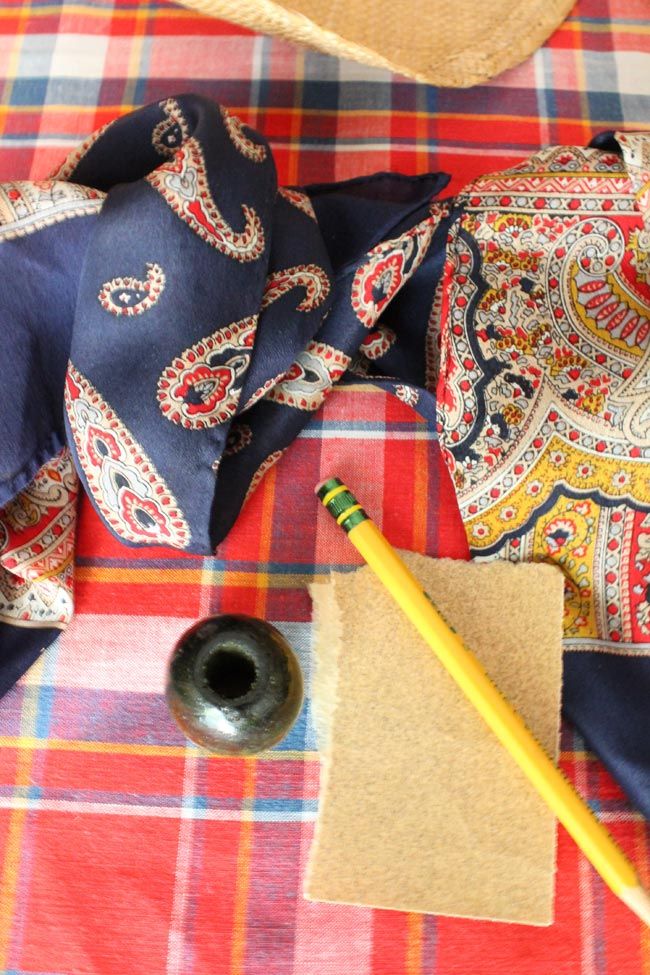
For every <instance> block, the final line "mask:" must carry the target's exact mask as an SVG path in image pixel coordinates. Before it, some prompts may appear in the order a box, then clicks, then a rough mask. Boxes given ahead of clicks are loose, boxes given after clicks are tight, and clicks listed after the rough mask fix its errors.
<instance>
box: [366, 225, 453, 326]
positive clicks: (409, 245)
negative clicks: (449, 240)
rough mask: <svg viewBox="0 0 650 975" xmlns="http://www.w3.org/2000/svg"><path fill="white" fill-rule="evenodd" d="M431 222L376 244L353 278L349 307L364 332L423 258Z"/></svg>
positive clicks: (429, 239)
mask: <svg viewBox="0 0 650 975" xmlns="http://www.w3.org/2000/svg"><path fill="white" fill-rule="evenodd" d="M434 225H435V222H434V219H433V218H432V217H430V218H428V219H427V220H424V221H423V222H422V223H421V224H418V226H417V227H414V228H413V229H412V230H409V231H407V232H406V233H405V234H402V236H401V237H397V238H395V239H394V240H387V241H384V242H382V243H381V244H378V245H377V247H375V248H373V250H371V251H370V253H369V255H368V260H367V261H366V263H365V264H363V265H362V266H361V267H360V268H359V269H358V270H357V272H356V274H355V275H354V280H353V282H352V294H351V300H352V307H353V309H354V312H355V314H356V316H357V318H358V319H359V321H360V322H362V323H363V324H364V325H365V326H366V328H372V327H373V326H374V324H375V322H376V321H377V319H378V318H379V316H380V315H381V313H382V311H383V310H384V309H385V308H386V307H387V305H388V304H389V303H390V302H391V301H392V300H393V298H394V297H395V295H396V294H397V292H398V291H399V290H400V288H401V287H402V286H403V285H404V284H405V283H406V281H408V279H409V278H410V277H411V275H412V274H413V272H414V271H416V270H417V268H418V267H419V266H420V264H421V262H422V259H423V258H424V256H425V254H426V252H427V250H428V248H429V244H430V243H431V237H432V236H433V231H434Z"/></svg>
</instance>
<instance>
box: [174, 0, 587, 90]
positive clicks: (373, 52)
mask: <svg viewBox="0 0 650 975" xmlns="http://www.w3.org/2000/svg"><path fill="white" fill-rule="evenodd" d="M181 2H182V3H184V4H185V5H186V6H188V7H193V8H194V9H196V10H200V11H201V12H203V13H206V14H211V15H213V16H214V17H221V18H224V19H226V20H231V21H234V22H235V23H237V24H242V25H243V26H245V27H249V28H250V29H251V30H254V31H258V32H264V33H268V34H279V35H280V36H281V37H284V38H286V39H287V40H290V41H294V42H299V43H302V44H307V45H309V46H310V47H314V48H317V49H318V50H320V51H324V52H325V53H326V54H334V55H336V56H337V57H342V58H351V59H352V60H355V61H362V62H364V63H365V64H374V65H377V66H378V67H382V68H389V69H390V70H392V71H396V72H399V73H400V74H404V75H408V76H409V77H411V78H415V79H416V80H417V81H425V82H427V83H429V84H432V85H439V86H449V87H454V88H469V87H470V86H471V85H476V84H479V83H480V82H483V81H487V80H488V79H489V78H493V77H494V76H495V75H498V74H500V73H501V72H502V71H505V70H506V68H511V67H513V66H514V65H515V64H519V62H520V61H523V60H524V59H525V58H527V57H528V55H529V54H532V53H533V51H535V50H536V49H537V48H538V47H539V46H540V45H541V44H543V42H544V41H545V40H546V38H547V37H548V36H549V35H550V34H552V32H553V31H554V30H555V28H556V27H558V26H559V25H560V24H561V23H562V21H563V20H564V18H565V17H566V15H567V14H568V12H569V10H570V9H571V7H572V6H573V0H519V2H516V0H490V3H489V4H487V3H485V0H455V2H453V3H452V2H451V0H401V2H400V3H394V2H385V0H374V2H373V3H370V4H368V3H361V2H358V0H330V2H328V3H324V2H323V0H291V2H290V3H283V2H282V0H181Z"/></svg>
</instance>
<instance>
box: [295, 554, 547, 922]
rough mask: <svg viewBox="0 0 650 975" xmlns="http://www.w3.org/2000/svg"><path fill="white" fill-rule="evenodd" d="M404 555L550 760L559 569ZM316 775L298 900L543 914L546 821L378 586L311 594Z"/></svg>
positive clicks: (365, 580)
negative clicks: (315, 803)
mask: <svg viewBox="0 0 650 975" xmlns="http://www.w3.org/2000/svg"><path fill="white" fill-rule="evenodd" d="M403 554H404V558H405V560H406V562H407V564H408V565H409V567H410V568H411V570H412V571H413V572H414V574H415V575H416V576H417V577H418V579H419V580H420V581H421V582H422V584H423V585H424V587H425V588H426V589H427V591H428V592H429V593H430V595H431V596H432V598H433V600H434V602H435V603H436V605H437V606H438V607H439V608H440V610H441V612H442V613H443V614H444V615H445V617H446V618H447V619H448V620H449V621H450V622H451V623H452V625H453V626H454V627H455V628H456V629H457V630H458V632H459V633H460V635H461V636H462V638H463V639H464V641H465V642H466V644H467V645H468V646H469V647H470V648H471V649H472V650H473V651H474V653H475V654H476V655H477V657H478V658H479V659H480V660H481V662H482V663H483V666H484V667H485V668H486V670H487V671H488V673H489V674H490V676H491V677H492V679H493V680H494V681H495V683H496V684H497V686H498V687H499V688H500V689H501V691H502V692H503V693H504V694H505V696H506V697H507V698H508V700H509V701H510V702H511V703H512V704H513V705H514V706H515V708H516V709H517V710H519V711H520V713H521V714H522V716H523V718H524V720H525V721H526V722H527V724H528V726H529V727H530V728H531V730H532V731H533V733H534V734H535V735H536V737H537V738H538V739H539V741H540V742H541V743H542V745H543V746H544V748H545V749H546V750H547V751H548V752H549V754H551V755H552V756H553V757H554V758H555V759H557V753H558V737H559V714H560V691H561V673H562V644H561V635H562V591H563V582H562V573H561V572H560V571H559V570H558V569H556V568H555V567H552V566H550V565H536V564H518V565H512V564H509V563H506V562H492V563H488V564H483V565H479V564H475V563H471V562H470V563H468V562H459V561H454V560H451V559H440V560H434V559H429V558H426V557H424V556H418V555H414V554H412V553H403ZM312 598H313V601H314V613H315V621H316V626H317V638H316V639H317V673H316V676H315V679H314V686H313V691H312V697H313V701H314V707H315V714H316V721H317V727H318V728H319V733H320V735H321V742H322V748H321V750H322V757H323V776H322V785H321V795H320V801H319V812H318V821H317V824H316V835H315V839H314V843H313V845H312V850H311V855H310V862H309V865H308V870H307V877H306V884H305V896H306V897H307V898H309V899H311V900H323V901H332V902H339V903H347V904H363V905H371V906H374V907H384V908H396V909H400V910H408V911H422V912H427V913H435V914H448V915H456V916H461V917H475V918H491V919H494V920H501V921H517V922H522V923H528V924H538V925H543V924H550V923H551V922H552V920H553V891H554V874H555V819H554V816H553V815H552V814H551V813H550V812H549V810H548V809H547V807H546V806H545V804H544V803H543V802H542V800H541V799H540V798H539V797H538V795H537V794H536V793H535V792H534V791H533V789H532V787H531V786H530V785H529V784H528V782H527V780H526V779H525V778H524V776H523V774H522V773H521V772H520V770H519V769H518V768H517V766H516V765H515V763H514V761H513V760H512V759H511V758H510V756H509V755H508V754H507V753H506V751H505V750H504V749H503V748H502V746H501V745H500V744H499V743H498V741H497V740H496V738H494V736H493V735H492V733H491V732H490V731H489V729H488V728H487V726H486V725H485V724H484V722H483V720H482V719H481V718H480V717H479V715H478V714H477V712H476V711H475V710H474V709H473V707H472V706H471V705H470V704H469V703H468V702H467V701H466V700H465V698H464V696H463V695H462V694H461V692H460V691H459V690H458V688H457V687H456V685H455V683H454V682H453V681H452V679H451V678H450V677H449V676H448V674H447V673H446V671H445V670H444V668H443V667H442V666H441V664H440V663H439V662H438V661H437V659H436V658H435V656H434V654H433V653H432V651H431V650H430V649H429V648H428V646H427V645H426V644H425V643H424V641H423V640H422V638H421V637H420V636H419V635H418V633H417V631H416V630H415V628H414V627H413V625H412V624H411V623H410V622H409V621H408V620H407V619H406V618H405V617H404V615H403V614H402V613H401V611H400V610H399V609H398V608H397V606H396V605H395V603H394V602H393V601H392V599H391V597H390V596H389V594H388V593H387V592H386V590H385V589H384V587H383V586H382V585H381V583H380V582H379V581H378V580H377V579H376V577H375V576H374V575H373V574H372V572H371V571H370V569H368V568H367V567H364V568H362V569H359V570H358V571H356V572H354V573H334V574H332V576H331V577H330V581H329V582H328V583H324V584H316V585H314V586H313V587H312Z"/></svg>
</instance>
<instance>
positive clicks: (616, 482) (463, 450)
mask: <svg viewBox="0 0 650 975" xmlns="http://www.w3.org/2000/svg"><path fill="white" fill-rule="evenodd" d="M554 173H557V175H553V174H554ZM542 187H543V190H542ZM631 199H633V197H632V195H631V192H630V181H629V177H628V176H627V174H626V172H625V170H624V168H623V166H622V163H621V159H620V157H619V156H615V155H613V154H612V155H608V154H605V153H602V152H599V151H597V150H589V149H587V150H572V149H562V150H549V151H548V152H546V153H540V154H538V155H537V156H536V157H533V159H532V160H529V161H527V163H523V164H520V165H519V166H517V167H514V169H513V170H509V171H507V172H504V173H499V174H496V175H494V176H489V177H485V178H484V179H479V180H477V181H476V182H475V183H474V184H472V186H471V187H469V188H468V190H467V209H466V211H465V214H464V216H463V218H462V219H461V221H460V223H459V225H457V226H456V227H455V228H454V230H453V232H452V235H451V238H450V244H449V247H448V252H447V267H446V271H445V277H446V280H447V281H448V282H449V293H448V295H447V304H446V306H445V309H444V311H443V320H442V332H441V349H440V354H441V361H440V379H439V384H438V418H439V422H438V427H439V434H440V439H441V442H442V444H443V446H444V450H445V454H446V458H447V462H448V465H449V468H450V471H451V474H452V478H453V480H454V484H455V486H456V490H457V493H458V499H459V503H460V507H461V514H462V516H463V519H464V521H465V527H466V530H467V535H468V540H469V543H470V547H471V549H472V552H473V554H474V555H475V556H478V557H486V558H492V557H497V556H498V557H505V558H509V559H513V560H518V559H537V560H542V561H551V562H555V563H556V564H558V565H559V566H560V567H561V568H562V570H563V572H564V574H565V578H566V611H565V624H564V628H565V640H566V645H567V647H568V648H570V649H606V650H613V651H618V652H630V648H631V647H633V646H634V647H635V651H636V652H641V651H642V649H643V646H644V645H645V649H646V651H647V652H650V634H649V633H648V632H647V631H646V632H645V633H643V632H642V631H641V630H640V629H639V626H638V619H639V618H642V617H643V616H644V612H643V609H642V602H643V599H641V598H639V600H638V602H637V604H636V606H635V607H631V606H630V602H629V600H630V597H629V591H630V581H631V578H632V577H633V576H634V573H635V572H637V571H638V568H637V565H638V564H641V562H643V560H642V559H641V560H640V559H639V556H638V553H636V554H633V552H632V548H633V544H632V538H633V533H634V532H635V531H636V530H638V528H637V524H638V519H640V518H641V519H644V518H646V517H648V515H647V512H648V511H650V476H649V462H650V437H649V435H648V434H649V432H650V380H649V379H648V376H649V374H650V373H649V367H648V362H649V358H648V356H649V354H650V353H649V349H650V286H648V284H647V283H646V282H644V281H643V280H642V279H641V278H640V277H639V276H638V274H637V273H636V272H635V266H636V263H638V231H639V225H640V222H641V221H640V216H639V213H638V212H637V211H631V209H630V206H629V203H630V200H631ZM641 534H643V532H641ZM647 569H648V566H647V564H645V563H644V570H643V571H644V572H645V576H643V578H642V580H641V581H640V582H637V583H636V585H637V587H639V592H638V593H637V595H638V596H639V597H642V596H644V586H645V585H647V583H649V582H650V574H648V571H647ZM601 577H603V578H604V579H605V583H604V584H603V585H602V586H600V585H598V584H597V583H596V579H597V578H598V579H600V578H601ZM639 644H640V646H639Z"/></svg>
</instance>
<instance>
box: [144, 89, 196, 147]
mask: <svg viewBox="0 0 650 975" xmlns="http://www.w3.org/2000/svg"><path fill="white" fill-rule="evenodd" d="M160 107H161V108H162V110H163V112H164V113H165V118H164V119H163V120H162V121H161V122H158V124H157V125H155V126H154V129H153V132H152V133H151V144H152V146H153V147H154V149H155V150H156V152H157V153H158V154H159V155H161V156H166V157H167V158H173V156H174V154H175V152H176V150H177V149H178V148H179V147H180V146H182V145H183V143H184V142H185V141H186V139H188V138H189V135H190V130H189V126H188V124H187V122H186V121H185V116H184V115H183V112H182V110H181V107H180V105H179V104H178V102H177V101H176V99H175V98H167V99H166V100H165V101H163V102H160Z"/></svg>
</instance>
